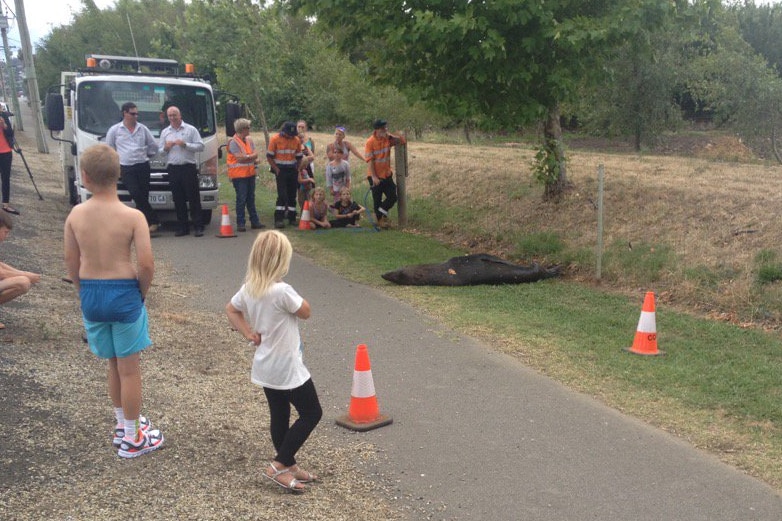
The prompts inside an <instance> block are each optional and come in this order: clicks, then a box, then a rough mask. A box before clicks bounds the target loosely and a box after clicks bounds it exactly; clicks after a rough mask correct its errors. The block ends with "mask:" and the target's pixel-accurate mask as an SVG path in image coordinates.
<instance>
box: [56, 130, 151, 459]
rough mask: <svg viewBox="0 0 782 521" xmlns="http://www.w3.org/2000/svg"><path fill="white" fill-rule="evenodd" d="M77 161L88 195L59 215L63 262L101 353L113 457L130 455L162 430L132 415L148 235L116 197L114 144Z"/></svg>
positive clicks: (143, 330)
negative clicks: (110, 413)
mask: <svg viewBox="0 0 782 521" xmlns="http://www.w3.org/2000/svg"><path fill="white" fill-rule="evenodd" d="M81 169H82V175H83V180H84V186H85V188H87V189H88V190H89V191H90V192H92V197H91V198H89V199H88V200H87V201H86V202H84V203H82V204H79V205H77V206H75V207H74V208H73V209H72V210H71V213H70V215H69V216H68V218H67V219H66V221H65V266H66V269H67V270H68V277H69V278H70V279H71V280H72V281H73V284H74V286H75V287H76V289H77V290H78V292H79V298H80V299H81V310H82V315H83V319H84V326H85V328H86V330H87V340H88V342H89V345H90V350H91V351H92V352H93V353H94V354H95V355H97V356H98V357H100V358H105V359H106V360H107V361H108V387H109V396H110V397H111V401H112V404H113V405H114V413H115V416H116V418H117V423H116V426H115V429H114V434H113V443H114V446H115V447H117V448H118V449H119V452H118V454H119V456H120V457H122V458H135V457H136V456H140V455H142V454H146V453H147V452H150V451H153V450H155V449H158V448H160V446H161V445H162V444H163V434H162V433H161V432H160V431H159V430H158V429H152V428H151V426H150V424H149V421H148V420H147V419H146V418H144V417H143V416H141V415H140V411H141V367H140V355H141V351H142V350H144V349H146V348H147V347H149V346H150V345H151V343H152V342H151V340H150V338H149V332H148V323H147V310H146V307H145V306H144V297H145V296H146V294H147V291H149V287H150V285H151V284H152V276H153V274H154V271H155V263H154V258H153V255H152V243H151V240H150V238H149V227H148V225H147V221H146V218H145V217H144V214H142V213H141V212H140V211H139V210H136V209H134V208H130V207H128V206H125V205H124V204H123V203H122V202H120V200H119V198H118V197H117V180H118V179H119V174H120V166H119V156H118V155H117V152H115V151H114V149H112V148H111V147H109V146H108V145H95V146H93V147H90V148H89V149H87V150H85V151H84V153H83V154H82V159H81ZM134 249H135V253H136V255H135V257H136V262H135V263H134V262H133V255H132V252H133V250H134Z"/></svg>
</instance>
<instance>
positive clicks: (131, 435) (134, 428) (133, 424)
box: [125, 418, 139, 441]
mask: <svg viewBox="0 0 782 521" xmlns="http://www.w3.org/2000/svg"><path fill="white" fill-rule="evenodd" d="M138 429H139V422H138V418H136V419H135V420H128V419H127V418H125V437H126V438H127V439H129V440H133V441H136V439H137V438H138Z"/></svg>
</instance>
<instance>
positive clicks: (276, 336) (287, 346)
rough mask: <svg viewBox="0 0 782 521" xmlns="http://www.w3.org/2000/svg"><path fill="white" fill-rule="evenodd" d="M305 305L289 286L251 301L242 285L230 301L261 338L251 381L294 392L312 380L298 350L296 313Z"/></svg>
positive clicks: (275, 286) (275, 288)
mask: <svg viewBox="0 0 782 521" xmlns="http://www.w3.org/2000/svg"><path fill="white" fill-rule="evenodd" d="M303 301H304V299H303V298H301V296H300V295H299V294H298V293H296V290H295V289H293V287H291V286H290V285H289V284H286V283H285V282H276V283H274V284H273V285H272V286H271V288H269V292H268V293H266V294H265V295H264V296H263V297H261V298H260V299H256V298H252V297H250V296H249V295H248V294H247V292H246V291H245V286H244V285H242V287H241V288H239V291H238V292H237V293H236V295H234V296H233V297H232V298H231V305H232V306H233V307H235V308H236V309H237V310H239V311H241V312H242V313H243V314H244V316H245V318H246V319H247V323H248V324H250V326H251V327H252V328H253V331H256V332H258V333H260V334H261V344H260V345H259V346H258V348H257V349H256V350H255V357H254V358H253V368H252V373H251V380H252V382H253V383H254V384H257V385H261V386H263V387H269V388H271V389H295V388H296V387H300V386H301V385H303V384H304V382H306V381H307V380H309V378H310V372H309V371H308V370H307V368H306V367H304V361H303V359H302V353H301V350H300V348H299V346H300V344H301V337H300V336H299V317H297V316H296V315H295V313H296V312H297V311H298V310H299V308H300V307H301V303H302V302H303Z"/></svg>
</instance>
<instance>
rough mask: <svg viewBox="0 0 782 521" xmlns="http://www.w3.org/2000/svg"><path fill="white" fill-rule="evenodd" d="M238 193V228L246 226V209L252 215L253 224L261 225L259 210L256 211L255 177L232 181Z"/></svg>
mask: <svg viewBox="0 0 782 521" xmlns="http://www.w3.org/2000/svg"><path fill="white" fill-rule="evenodd" d="M231 183H232V184H233V185H234V191H235V192H236V226H244V225H245V220H244V209H245V208H247V213H248V214H249V215H250V222H251V223H252V224H255V225H258V224H261V220H260V219H259V218H258V210H256V209H255V176H251V177H240V178H237V179H231Z"/></svg>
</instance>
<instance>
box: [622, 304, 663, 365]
mask: <svg viewBox="0 0 782 521" xmlns="http://www.w3.org/2000/svg"><path fill="white" fill-rule="evenodd" d="M626 351H627V352H628V353H633V354H636V355H645V356H657V355H664V354H665V352H664V351H660V350H659V349H657V321H656V320H655V312H654V292H653V291H647V292H646V297H645V298H644V305H643V308H641V318H639V319H638V327H637V328H636V331H635V339H634V340H633V346H632V347H630V348H628V349H626Z"/></svg>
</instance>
